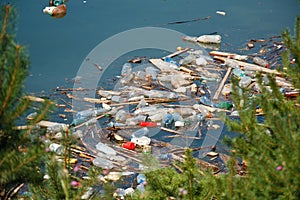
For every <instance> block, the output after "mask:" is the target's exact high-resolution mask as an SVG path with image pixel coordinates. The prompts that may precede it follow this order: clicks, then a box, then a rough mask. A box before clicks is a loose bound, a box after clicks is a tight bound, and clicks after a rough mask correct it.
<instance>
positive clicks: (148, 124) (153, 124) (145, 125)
mask: <svg viewBox="0 0 300 200" xmlns="http://www.w3.org/2000/svg"><path fill="white" fill-rule="evenodd" d="M160 125H161V123H157V122H140V126H143V127H157V126H160Z"/></svg>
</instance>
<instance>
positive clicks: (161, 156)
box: [158, 153, 172, 160]
mask: <svg viewBox="0 0 300 200" xmlns="http://www.w3.org/2000/svg"><path fill="white" fill-rule="evenodd" d="M171 158H172V154H170V153H165V154H160V155H159V156H158V159H159V160H170V159H171Z"/></svg>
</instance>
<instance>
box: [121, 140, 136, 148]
mask: <svg viewBox="0 0 300 200" xmlns="http://www.w3.org/2000/svg"><path fill="white" fill-rule="evenodd" d="M122 147H123V148H124V149H128V150H134V149H135V144H134V142H125V143H124V144H122Z"/></svg>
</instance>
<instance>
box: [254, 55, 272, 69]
mask: <svg viewBox="0 0 300 200" xmlns="http://www.w3.org/2000/svg"><path fill="white" fill-rule="evenodd" d="M253 62H254V63H255V64H258V65H260V66H262V67H266V68H268V67H269V63H268V61H266V60H264V59H262V58H260V57H257V56H256V57H254V58H253Z"/></svg>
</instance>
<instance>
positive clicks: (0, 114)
mask: <svg viewBox="0 0 300 200" xmlns="http://www.w3.org/2000/svg"><path fill="white" fill-rule="evenodd" d="M20 49H21V46H20V45H17V47H16V58H15V65H14V70H13V74H12V79H11V82H10V85H9V88H8V89H7V94H6V96H5V99H4V102H3V104H2V107H1V110H0V116H2V115H3V113H4V111H5V109H6V106H7V104H8V103H9V100H10V98H11V94H12V92H13V89H14V86H15V81H16V77H17V72H18V68H19V59H20Z"/></svg>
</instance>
